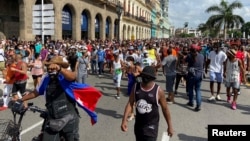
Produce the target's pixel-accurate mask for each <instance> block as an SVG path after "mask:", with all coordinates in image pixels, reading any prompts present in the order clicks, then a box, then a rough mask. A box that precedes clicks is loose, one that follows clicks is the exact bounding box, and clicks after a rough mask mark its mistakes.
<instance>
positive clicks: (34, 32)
mask: <svg viewBox="0 0 250 141" xmlns="http://www.w3.org/2000/svg"><path fill="white" fill-rule="evenodd" d="M33 34H34V35H42V30H37V29H35V30H34V29H33ZM54 34H55V30H43V35H54Z"/></svg>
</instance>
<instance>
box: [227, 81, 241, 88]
mask: <svg viewBox="0 0 250 141" xmlns="http://www.w3.org/2000/svg"><path fill="white" fill-rule="evenodd" d="M225 87H227V88H229V87H232V88H235V89H239V88H240V82H225Z"/></svg>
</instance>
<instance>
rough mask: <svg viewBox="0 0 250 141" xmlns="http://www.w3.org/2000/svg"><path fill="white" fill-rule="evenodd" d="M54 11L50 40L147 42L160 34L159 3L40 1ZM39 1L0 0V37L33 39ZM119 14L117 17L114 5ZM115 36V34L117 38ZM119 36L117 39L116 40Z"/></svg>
mask: <svg viewBox="0 0 250 141" xmlns="http://www.w3.org/2000/svg"><path fill="white" fill-rule="evenodd" d="M43 1H44V4H52V5H53V10H54V25H55V26H54V34H53V35H46V34H45V37H50V38H51V39H54V40H58V39H59V40H60V39H66V38H72V39H75V40H81V39H102V40H103V39H125V40H126V39H130V40H135V39H148V38H151V37H156V38H159V37H161V35H160V34H159V32H160V30H161V29H160V27H161V26H159V21H160V20H161V18H162V15H161V14H160V12H161V11H160V10H161V9H159V7H160V2H159V0H120V1H118V0H43ZM41 3H42V0H18V1H17V0H8V1H5V0H2V1H0V8H1V12H0V35H5V36H6V38H11V37H12V36H13V35H15V36H16V37H19V39H20V40H34V39H35V37H36V36H39V35H35V34H34V32H33V29H34V24H33V19H34V18H33V7H34V5H40V4H41ZM118 3H120V4H121V7H122V9H123V12H122V14H121V17H120V18H119V17H118V13H117V5H118ZM118 34H119V35H118ZM118 37H119V38H118Z"/></svg>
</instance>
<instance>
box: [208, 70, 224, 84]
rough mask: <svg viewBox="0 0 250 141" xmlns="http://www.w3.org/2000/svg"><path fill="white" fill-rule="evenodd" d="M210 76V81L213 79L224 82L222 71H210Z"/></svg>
mask: <svg viewBox="0 0 250 141" xmlns="http://www.w3.org/2000/svg"><path fill="white" fill-rule="evenodd" d="M209 77H210V81H213V82H220V83H222V82H223V76H222V73H221V72H220V73H218V72H211V71H210V72H209Z"/></svg>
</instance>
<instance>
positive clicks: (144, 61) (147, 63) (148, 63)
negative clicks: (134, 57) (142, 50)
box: [140, 58, 154, 69]
mask: <svg viewBox="0 0 250 141" xmlns="http://www.w3.org/2000/svg"><path fill="white" fill-rule="evenodd" d="M153 63H154V61H153V60H152V59H150V58H141V60H140V64H141V68H142V69H143V68H144V67H146V66H152V64H153Z"/></svg>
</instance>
